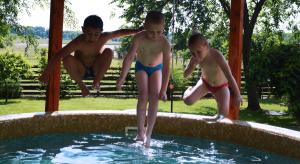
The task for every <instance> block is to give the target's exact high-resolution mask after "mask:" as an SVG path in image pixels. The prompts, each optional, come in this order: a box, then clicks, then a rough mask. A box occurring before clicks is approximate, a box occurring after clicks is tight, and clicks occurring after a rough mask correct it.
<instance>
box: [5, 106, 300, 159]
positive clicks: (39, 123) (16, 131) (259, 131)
mask: <svg viewBox="0 0 300 164" xmlns="http://www.w3.org/2000/svg"><path fill="white" fill-rule="evenodd" d="M208 119H209V117H207V116H200V115H191V114H178V113H158V117H157V120H156V124H155V128H154V132H153V133H158V134H167V135H176V136H189V137H199V138H205V139H211V140H217V141H225V142H228V143H233V144H238V145H243V146H247V147H252V148H256V149H260V150H264V151H268V152H273V153H277V154H281V155H284V156H288V157H292V158H296V159H298V160H300V132H298V131H294V130H289V129H285V128H280V127H275V126H270V125H265V124H259V123H253V122H245V121H230V120H224V121H222V122H213V121H208ZM128 126H136V115H135V111H134V110H126V111H113V110H105V111H103V110H93V111H90V110H89V111H87V110H82V111H59V112H54V113H51V114H48V113H24V114H14V115H3V116H0V139H1V140H4V139H12V138H18V137H25V136H33V135H41V134H49V133H65V132H124V129H125V127H128Z"/></svg>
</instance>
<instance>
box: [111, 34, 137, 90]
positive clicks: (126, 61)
mask: <svg viewBox="0 0 300 164" xmlns="http://www.w3.org/2000/svg"><path fill="white" fill-rule="evenodd" d="M137 47H138V42H137V38H136V37H134V38H133V43H132V45H131V47H130V49H129V51H128V53H127V54H126V56H125V59H124V60H123V64H122V69H121V75H120V77H119V79H118V80H117V83H116V87H117V89H118V90H121V87H122V85H123V84H124V82H125V79H126V76H127V74H128V72H129V70H130V66H131V63H132V61H133V59H134V57H135V54H136V51H137Z"/></svg>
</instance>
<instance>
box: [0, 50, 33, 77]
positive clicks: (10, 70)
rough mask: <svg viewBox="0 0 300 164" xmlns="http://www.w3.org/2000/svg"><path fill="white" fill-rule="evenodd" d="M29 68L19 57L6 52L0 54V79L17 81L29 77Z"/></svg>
mask: <svg viewBox="0 0 300 164" xmlns="http://www.w3.org/2000/svg"><path fill="white" fill-rule="evenodd" d="M29 69H30V66H29V64H28V63H27V61H25V59H24V58H23V57H22V56H21V55H17V54H14V53H10V52H6V53H4V54H0V70H1V72H0V79H1V81H2V80H3V81H5V80H7V79H11V80H14V81H19V80H20V79H21V78H23V77H26V76H28V75H29V73H30V71H29Z"/></svg>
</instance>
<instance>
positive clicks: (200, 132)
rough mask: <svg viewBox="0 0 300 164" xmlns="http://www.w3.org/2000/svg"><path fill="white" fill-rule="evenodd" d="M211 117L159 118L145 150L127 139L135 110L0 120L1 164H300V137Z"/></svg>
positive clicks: (167, 115) (163, 115)
mask: <svg viewBox="0 0 300 164" xmlns="http://www.w3.org/2000/svg"><path fill="white" fill-rule="evenodd" d="M207 118H208V117H205V116H199V115H188V114H175V113H158V117H157V121H156V124H155V128H154V135H153V140H152V142H151V148H150V149H145V148H144V147H143V146H142V145H141V144H140V143H135V142H134V141H133V140H132V138H130V137H128V136H125V135H124V134H125V132H124V131H125V128H126V127H129V126H135V125H136V116H135V113H134V112H131V111H74V112H55V113H51V114H45V113H27V114H18V115H6V116H0V163H18V162H19V161H20V160H23V162H25V163H26V162H28V163H82V162H84V163H99V162H108V163H109V162H111V163H142V161H141V160H145V163H159V162H161V163H185V162H186V163H189V162H190V163H250V162H251V163H253V162H254V163H258V162H261V163H300V161H299V160H300V132H297V131H293V130H288V129H285V128H279V127H274V126H269V125H263V124H257V123H251V122H242V121H230V120H227V121H223V122H211V121H208V120H207ZM175 136H176V137H175ZM40 160H44V161H40ZM297 160H298V161H297ZM21 163H22V162H21Z"/></svg>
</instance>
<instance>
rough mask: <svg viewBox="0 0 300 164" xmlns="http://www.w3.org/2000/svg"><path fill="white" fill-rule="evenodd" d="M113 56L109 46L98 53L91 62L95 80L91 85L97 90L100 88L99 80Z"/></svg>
mask: <svg viewBox="0 0 300 164" xmlns="http://www.w3.org/2000/svg"><path fill="white" fill-rule="evenodd" d="M112 58H113V51H112V50H111V49H109V48H105V49H104V51H103V52H102V53H101V54H99V55H98V56H97V58H96V60H95V62H94V64H93V70H94V72H95V76H96V77H95V80H94V83H93V87H94V88H95V89H97V90H99V89H100V81H101V80H102V79H103V77H104V74H105V73H106V71H107V70H108V68H109V67H110V64H111V61H112Z"/></svg>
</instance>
